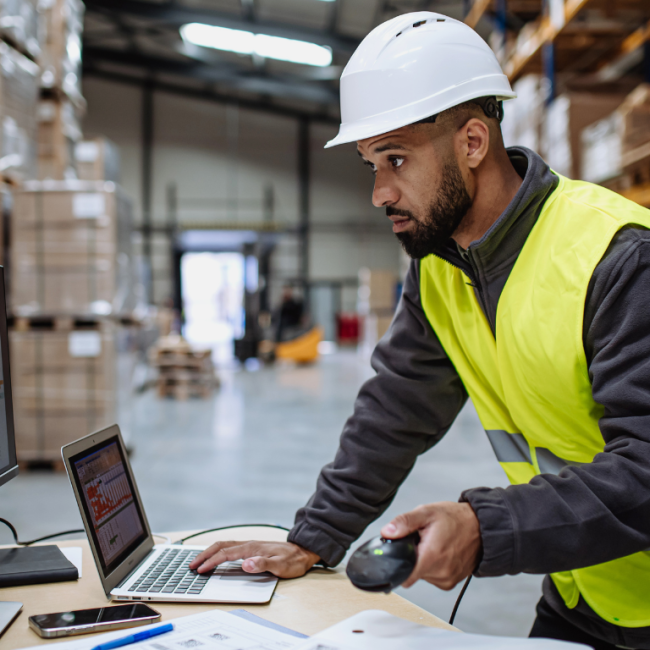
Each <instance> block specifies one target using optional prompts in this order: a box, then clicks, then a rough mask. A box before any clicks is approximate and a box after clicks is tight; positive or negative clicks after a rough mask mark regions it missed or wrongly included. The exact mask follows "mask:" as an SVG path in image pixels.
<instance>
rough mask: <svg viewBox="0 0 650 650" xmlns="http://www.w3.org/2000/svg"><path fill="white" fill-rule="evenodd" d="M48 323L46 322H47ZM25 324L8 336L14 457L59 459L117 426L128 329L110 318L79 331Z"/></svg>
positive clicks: (124, 394)
mask: <svg viewBox="0 0 650 650" xmlns="http://www.w3.org/2000/svg"><path fill="white" fill-rule="evenodd" d="M46 324H47V323H46ZM50 324H51V328H50V329H46V328H42V327H41V326H40V325H39V326H38V327H36V325H38V323H35V322H34V321H30V322H28V327H29V328H33V329H27V331H17V330H13V331H11V332H10V335H9V339H10V354H11V370H12V390H13V401H14V418H15V429H16V448H17V453H18V458H19V460H23V461H34V460H56V459H58V458H59V457H60V453H61V446H62V445H64V444H67V443H69V442H72V441H73V440H75V439H77V438H80V437H81V436H84V435H87V434H88V433H91V432H92V431H95V430H97V429H100V428H102V427H105V426H108V425H110V424H113V423H114V422H116V421H118V422H119V417H120V415H121V414H124V413H125V412H126V411H127V409H128V404H129V403H130V399H131V397H132V394H133V384H132V381H131V377H130V375H129V372H130V373H131V374H132V367H133V365H134V364H133V361H134V359H135V353H134V349H133V347H132V346H130V345H128V344H126V345H125V341H128V340H129V336H130V333H129V330H130V328H125V327H123V326H120V325H117V324H115V323H112V322H110V321H107V320H104V321H100V320H98V321H95V322H91V323H86V324H85V325H84V326H80V324H79V323H78V322H77V323H75V322H74V321H72V320H70V322H69V324H66V322H65V321H52V322H51V323H50Z"/></svg>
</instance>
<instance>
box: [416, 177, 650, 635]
mask: <svg viewBox="0 0 650 650" xmlns="http://www.w3.org/2000/svg"><path fill="white" fill-rule="evenodd" d="M628 224H635V225H639V226H643V227H645V228H650V211H648V210H646V209H644V208H642V207H640V206H638V205H637V204H635V203H632V202H630V201H628V200H626V199H624V198H622V197H621V196H619V195H618V194H615V193H613V192H610V191H608V190H605V189H603V188H601V187H599V186H597V185H591V184H589V183H583V182H579V181H571V180H569V179H567V178H564V177H560V182H559V184H558V186H557V188H556V189H555V190H554V192H553V193H552V194H551V195H550V196H549V198H548V199H547V200H546V202H545V204H544V206H543V208H542V211H541V213H540V215H539V218H538V220H537V223H536V224H535V226H534V227H533V229H532V231H531V233H530V235H529V236H528V239H527V240H526V243H525V245H524V247H523V249H522V250H521V253H520V254H519V257H518V258H517V261H516V263H515V265H514V268H513V269H512V271H511V273H510V276H509V277H508V281H507V282H506V285H505V287H504V289H503V291H502V293H501V297H500V299H499V305H498V309H497V318H496V339H495V337H494V336H493V334H492V331H491V330H490V326H489V324H488V322H487V319H486V317H485V314H484V313H483V311H482V309H481V307H480V306H479V304H478V302H477V300H476V296H475V294H474V289H473V288H472V287H471V286H469V285H468V284H467V277H466V276H465V275H464V274H463V273H462V271H460V270H459V269H457V268H455V267H453V266H452V265H451V264H448V263H447V262H445V261H444V260H442V259H440V258H438V257H435V256H433V255H429V256H428V257H426V258H424V259H423V260H422V261H421V264H420V295H421V300H422V305H423V308H424V311H425V314H426V316H427V318H428V320H429V323H430V324H431V326H432V327H433V329H434V331H435V333H436V335H437V336H438V338H439V340H440V342H441V344H442V346H443V347H444V349H445V351H446V353H447V355H448V356H449V358H450V359H451V361H452V363H453V364H454V366H455V368H456V370H457V371H458V374H459V375H460V377H461V379H462V381H463V384H464V385H465V388H466V389H467V392H468V393H469V396H470V397H471V398H472V401H473V402H474V406H475V407H476V410H477V412H478V415H479V417H480V419H481V423H482V425H483V427H484V428H485V430H486V432H487V435H488V438H489V440H490V443H491V444H492V447H493V449H494V451H495V453H496V456H497V459H498V460H499V463H500V464H501V466H502V467H503V469H504V470H505V472H506V474H507V476H508V478H509V480H510V482H511V483H514V484H517V483H528V481H530V479H532V478H533V477H534V476H535V475H537V474H544V473H553V474H558V473H559V472H560V470H561V469H562V468H563V467H566V466H567V465H578V464H581V463H591V462H592V461H593V460H594V456H596V454H598V453H600V452H602V451H603V449H604V446H605V442H604V440H603V437H602V435H601V432H600V429H599V427H598V420H599V419H600V418H601V417H602V415H603V407H602V406H601V405H600V404H597V403H596V402H595V401H594V399H593V396H592V391H591V383H590V381H589V375H588V370H587V360H586V357H585V351H584V346H583V340H582V328H583V317H584V309H585V300H586V296H587V288H588V285H589V280H590V279H591V276H592V274H593V271H594V269H595V268H596V266H597V264H598V262H599V261H600V260H601V259H602V257H603V255H604V254H605V251H606V250H607V247H608V246H609V244H610V242H611V241H612V238H613V237H614V235H615V234H616V233H617V232H618V231H619V230H620V229H621V228H622V227H624V226H626V225H628ZM649 489H650V487H649ZM593 543H594V544H597V543H598V540H597V539H594V540H593ZM551 577H552V578H553V581H554V582H555V585H556V587H557V588H558V591H559V592H560V594H561V595H562V598H563V599H564V602H565V603H566V605H567V607H569V608H573V607H575V606H576V605H577V603H578V598H579V596H580V595H582V597H583V598H584V599H585V601H586V602H587V603H588V604H589V606H590V607H591V608H592V609H593V610H594V611H595V612H596V613H597V614H598V615H599V616H600V617H602V618H603V619H604V620H606V621H609V622H610V623H613V624H615V625H621V626H624V627H644V626H648V625H650V552H647V551H643V552H640V553H635V554H634V555H629V556H627V557H623V558H620V559H617V560H612V561H611V562H605V563H603V564H599V565H596V566H591V567H587V568H579V569H576V570H574V571H566V572H562V573H555V574H552V576H551Z"/></svg>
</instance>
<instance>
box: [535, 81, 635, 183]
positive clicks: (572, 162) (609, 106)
mask: <svg viewBox="0 0 650 650" xmlns="http://www.w3.org/2000/svg"><path fill="white" fill-rule="evenodd" d="M624 99H625V95H620V94H618V95H617V94H605V93H603V94H596V93H567V94H565V95H560V96H559V97H557V98H556V99H555V100H554V101H553V102H552V103H551V104H550V105H549V106H548V109H547V111H546V115H545V118H544V122H543V128H542V139H541V143H540V151H539V153H541V154H542V155H543V156H544V158H545V159H546V162H547V163H548V164H549V166H550V167H551V169H553V170H554V171H556V172H558V173H559V174H562V175H564V176H568V177H569V178H574V179H579V178H581V176H582V168H581V162H582V160H581V157H582V142H581V133H582V130H583V129H584V128H585V127H587V126H589V125H590V124H593V123H594V122H596V121H598V120H600V119H602V118H603V117H606V116H607V115H609V114H610V113H611V112H612V111H614V110H616V109H617V108H618V107H619V106H620V105H621V103H622V102H623V100H624Z"/></svg>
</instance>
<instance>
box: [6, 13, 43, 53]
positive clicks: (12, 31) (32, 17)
mask: <svg viewBox="0 0 650 650" xmlns="http://www.w3.org/2000/svg"><path fill="white" fill-rule="evenodd" d="M41 32H42V30H41V29H40V20H39V11H38V0H2V2H0V36H2V38H3V39H5V40H7V41H8V42H9V43H11V44H12V45H13V46H14V47H15V48H16V49H17V50H20V51H21V52H22V53H23V54H27V56H29V57H30V58H32V59H34V60H35V61H37V60H38V59H39V56H40V54H41V35H42V34H41Z"/></svg>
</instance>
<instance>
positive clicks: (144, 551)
mask: <svg viewBox="0 0 650 650" xmlns="http://www.w3.org/2000/svg"><path fill="white" fill-rule="evenodd" d="M61 455H62V456H63V462H64V463H65V468H66V471H67V472H68V476H69V478H70V482H71V483H72V489H73V491H74V494H75V498H76V499H77V505H78V506H79V510H80V512H81V518H82V520H83V523H84V527H85V529H86V533H87V534H88V542H89V543H90V548H91V550H92V553H93V557H94V559H95V564H96V565H97V571H98V572H99V577H100V579H101V582H102V587H103V588H104V591H105V592H106V596H107V597H108V598H113V599H114V600H145V601H149V600H151V601H164V602H182V603H184V602H197V603H198V602H201V603H255V604H260V603H267V602H268V601H269V600H270V599H271V596H273V591H274V590H275V587H276V585H277V582H278V579H277V578H276V577H275V576H274V575H271V574H270V573H257V574H251V573H246V572H244V571H243V569H242V568H241V562H226V563H224V564H222V565H220V566H218V567H217V568H216V570H215V571H214V572H213V573H211V574H199V573H196V571H190V569H189V566H188V565H189V564H190V562H191V561H192V560H193V559H194V558H195V557H196V556H197V555H198V554H199V553H200V552H201V551H204V550H205V548H206V547H205V546H183V545H182V544H154V541H153V536H152V534H151V530H150V528H149V522H148V521H147V516H146V514H145V512H144V507H143V505H142V500H141V499H140V494H139V492H138V487H137V485H136V483H135V478H134V476H133V471H132V470H131V465H130V463H129V459H128V455H127V453H126V449H125V447H124V441H123V440H122V435H121V433H120V429H119V427H118V426H117V425H116V424H115V425H113V426H110V427H108V428H106V429H102V430H101V431H97V432H96V433H91V434H90V435H88V436H86V437H85V438H81V439H80V440H77V441H75V442H72V443H70V444H69V445H66V446H65V447H63V448H62V449H61Z"/></svg>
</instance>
